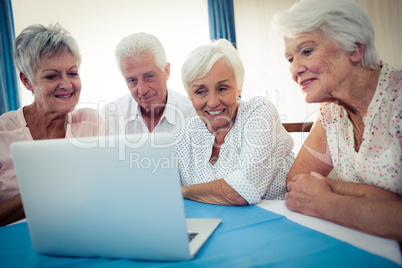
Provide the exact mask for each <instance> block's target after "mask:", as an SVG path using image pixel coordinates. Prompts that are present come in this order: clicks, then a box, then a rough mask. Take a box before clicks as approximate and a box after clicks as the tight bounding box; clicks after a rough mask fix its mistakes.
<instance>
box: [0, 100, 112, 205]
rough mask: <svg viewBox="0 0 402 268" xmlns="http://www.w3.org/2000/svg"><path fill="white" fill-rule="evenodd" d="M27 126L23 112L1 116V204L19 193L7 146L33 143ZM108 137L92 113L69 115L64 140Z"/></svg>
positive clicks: (84, 112)
mask: <svg viewBox="0 0 402 268" xmlns="http://www.w3.org/2000/svg"><path fill="white" fill-rule="evenodd" d="M26 125H27V123H26V121H25V117H24V114H23V108H20V109H18V110H17V111H11V112H8V113H5V114H3V115H1V116H0V201H4V200H7V199H10V198H11V197H13V196H15V195H17V194H18V193H19V189H18V183H17V179H16V175H15V170H14V165H13V161H12V158H11V152H10V145H11V143H12V142H16V141H27V140H28V141H29V140H33V138H32V135H31V132H30V130H29V128H28V127H27V126H26ZM109 134H110V131H109V129H108V128H106V126H105V124H104V123H103V120H102V119H99V115H98V113H97V112H96V111H95V110H92V109H79V110H76V111H73V112H71V113H69V114H68V124H67V130H66V138H72V137H86V136H98V135H100V136H103V135H109ZM39 154H40V152H38V157H40V156H39Z"/></svg>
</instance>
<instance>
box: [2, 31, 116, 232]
mask: <svg viewBox="0 0 402 268" xmlns="http://www.w3.org/2000/svg"><path fill="white" fill-rule="evenodd" d="M14 61H15V65H16V67H17V69H18V70H19V78H20V80H21V82H22V83H23V85H24V86H25V87H26V88H27V89H28V90H29V91H31V92H32V94H33V96H34V101H33V103H32V104H30V105H27V106H24V107H22V108H20V109H18V110H17V111H11V112H7V113H5V114H3V115H1V116H0V151H1V154H0V225H5V224H8V223H11V222H13V221H16V220H19V219H22V218H23V217H24V210H23V207H22V202H21V197H20V194H19V189H18V183H17V180H16V174H15V170H14V166H13V162H12V158H11V153H10V144H11V143H12V142H16V141H26V140H28V141H29V140H41V139H58V138H73V137H83V136H98V135H105V134H110V133H109V131H108V130H107V129H106V128H105V125H104V124H102V123H101V122H102V120H101V119H100V118H99V116H98V113H97V112H96V111H94V110H90V109H81V110H75V107H76V105H77V103H78V101H79V98H80V93H81V78H80V75H79V67H80V63H81V55H80V52H79V48H78V45H77V42H76V41H75V40H74V38H73V37H72V36H71V35H70V34H69V33H68V32H67V31H66V30H65V29H64V28H62V27H61V26H60V25H58V24H55V25H50V26H49V27H45V26H43V25H40V24H34V25H31V26H29V27H27V28H26V29H24V30H23V31H22V32H21V34H20V35H19V36H18V37H17V38H16V39H15V42H14ZM39 153H40V152H38V157H39ZM60 153H62V152H60ZM62 168H74V167H63V163H60V169H61V170H62Z"/></svg>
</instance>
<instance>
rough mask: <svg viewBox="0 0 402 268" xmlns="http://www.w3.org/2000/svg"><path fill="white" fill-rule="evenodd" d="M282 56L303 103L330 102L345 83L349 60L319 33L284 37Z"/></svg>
mask: <svg viewBox="0 0 402 268" xmlns="http://www.w3.org/2000/svg"><path fill="white" fill-rule="evenodd" d="M284 41H285V57H286V59H287V60H288V62H289V63H290V72H291V74H292V78H293V80H294V81H295V82H296V83H297V84H298V85H299V86H300V88H301V90H302V92H303V95H304V97H305V100H306V102H308V103H314V102H315V103H317V102H324V101H333V100H334V99H336V98H335V97H334V96H336V93H337V91H338V90H339V89H341V88H342V87H343V85H345V83H347V82H348V79H349V78H350V73H351V67H352V61H351V57H350V53H347V52H344V51H342V50H341V49H340V48H339V46H338V45H337V44H336V43H335V42H333V41H332V40H330V39H328V38H326V37H325V36H324V35H323V34H322V33H321V32H319V31H314V32H310V33H305V34H303V35H302V36H300V37H298V38H294V39H290V38H286V37H285V39H284Z"/></svg>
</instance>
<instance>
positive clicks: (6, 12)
mask: <svg viewBox="0 0 402 268" xmlns="http://www.w3.org/2000/svg"><path fill="white" fill-rule="evenodd" d="M0 31H1V32H0V36H1V42H0V55H1V57H0V90H1V92H0V115H1V114H3V113H5V112H8V111H13V110H17V109H18V108H19V107H20V97H19V92H18V83H17V81H18V80H17V74H16V70H15V65H14V61H13V42H14V39H15V33H14V19H13V11H12V7H11V0H1V2H0Z"/></svg>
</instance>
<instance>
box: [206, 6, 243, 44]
mask: <svg viewBox="0 0 402 268" xmlns="http://www.w3.org/2000/svg"><path fill="white" fill-rule="evenodd" d="M208 15H209V37H210V39H211V40H214V39H218V38H225V39H227V40H229V41H230V42H232V44H233V45H234V46H235V47H236V32H235V23H234V9H233V0H208Z"/></svg>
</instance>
